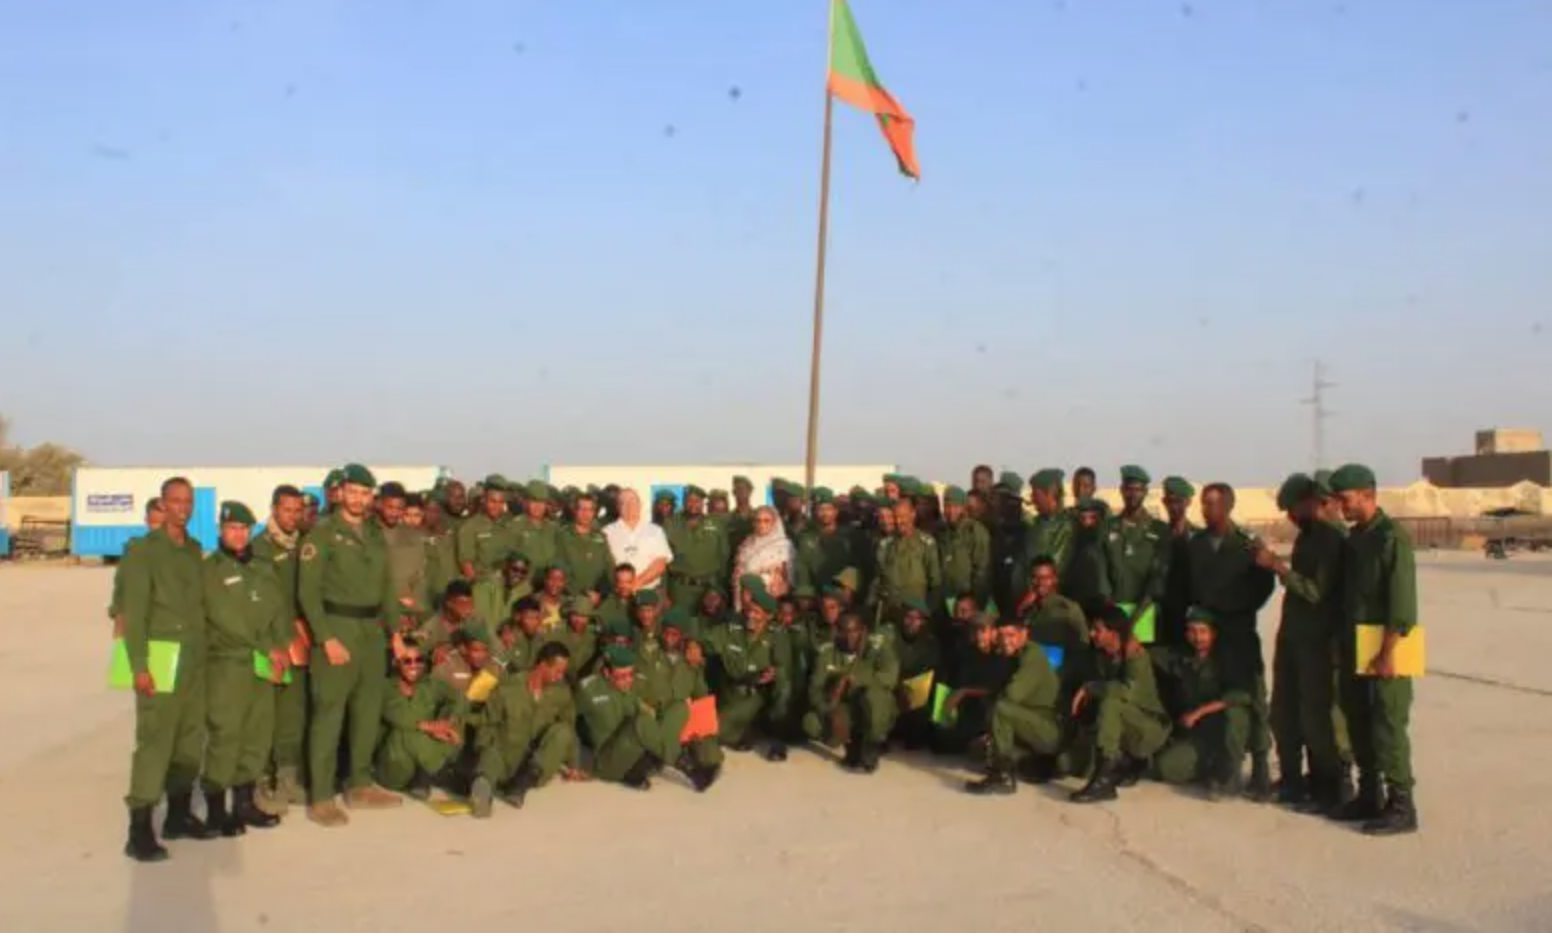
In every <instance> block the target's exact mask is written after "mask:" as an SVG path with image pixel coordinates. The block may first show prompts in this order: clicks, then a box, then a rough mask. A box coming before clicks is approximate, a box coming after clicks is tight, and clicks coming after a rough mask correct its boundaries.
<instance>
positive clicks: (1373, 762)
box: [1331, 465, 1417, 835]
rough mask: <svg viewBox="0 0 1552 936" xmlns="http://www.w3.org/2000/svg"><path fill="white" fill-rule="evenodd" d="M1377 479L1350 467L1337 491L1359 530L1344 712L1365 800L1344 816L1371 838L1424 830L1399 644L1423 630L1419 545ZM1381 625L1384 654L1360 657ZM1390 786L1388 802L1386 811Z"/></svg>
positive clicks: (1350, 566) (1408, 687) (1346, 607)
mask: <svg viewBox="0 0 1552 936" xmlns="http://www.w3.org/2000/svg"><path fill="white" fill-rule="evenodd" d="M1378 486H1379V485H1378V484H1377V482H1376V481H1375V478H1374V472H1373V471H1371V470H1370V469H1369V468H1367V467H1365V466H1363V465H1343V466H1342V467H1341V468H1338V469H1337V470H1336V471H1335V472H1333V473H1332V475H1331V489H1332V490H1333V491H1334V492H1335V493H1336V494H1337V496H1338V497H1340V498H1341V500H1342V513H1343V515H1344V516H1346V518H1347V519H1348V520H1349V521H1350V522H1351V523H1352V524H1353V527H1352V530H1351V531H1350V533H1349V536H1348V540H1347V550H1346V552H1345V553H1344V560H1343V564H1342V611H1343V614H1342V618H1343V620H1342V625H1343V626H1342V633H1341V635H1340V637H1339V639H1338V647H1339V649H1340V651H1341V656H1340V661H1339V663H1338V665H1339V666H1340V667H1341V673H1342V684H1341V698H1342V712H1343V713H1344V714H1345V715H1346V717H1347V730H1348V731H1349V732H1350V733H1351V735H1352V742H1353V756H1354V758H1355V759H1356V760H1357V762H1358V798H1357V799H1355V800H1353V801H1352V802H1351V803H1349V804H1347V806H1345V807H1343V808H1342V809H1341V810H1340V811H1339V817H1340V818H1342V819H1344V820H1348V821H1358V820H1363V821H1364V826H1363V831H1364V832H1366V833H1368V834H1370V835H1396V834H1403V833H1408V832H1415V831H1417V805H1416V803H1415V802H1414V801H1413V799H1412V789H1413V787H1414V785H1415V783H1416V780H1415V778H1414V777H1413V775H1412V739H1411V736H1410V722H1411V716H1412V678H1411V677H1410V676H1401V675H1398V674H1397V672H1396V656H1395V655H1396V644H1397V643H1398V642H1399V641H1400V640H1402V639H1403V638H1405V637H1406V636H1407V635H1408V634H1410V633H1411V632H1412V629H1413V628H1414V627H1416V626H1417V559H1416V556H1415V555H1414V553H1413V550H1412V539H1411V537H1410V536H1408V535H1407V532H1406V530H1404V529H1403V528H1402V527H1401V526H1400V525H1398V524H1397V523H1396V522H1395V521H1394V520H1392V519H1391V518H1390V516H1389V515H1388V514H1386V513H1385V511H1384V510H1381V509H1380V506H1379V502H1378V500H1377V498H1376V494H1375V491H1376V489H1377V488H1378ZM1360 625H1379V626H1380V627H1382V628H1384V639H1383V642H1382V644H1381V648H1380V651H1379V653H1377V654H1375V655H1374V656H1373V657H1371V658H1369V659H1367V660H1363V659H1358V657H1357V653H1356V650H1357V628H1358V627H1359V626H1360ZM1382 779H1383V783H1384V786H1385V788H1386V792H1387V794H1388V795H1387V796H1386V799H1385V803H1384V806H1383V807H1380V806H1379V801H1380V795H1381V791H1380V785H1381V782H1382Z"/></svg>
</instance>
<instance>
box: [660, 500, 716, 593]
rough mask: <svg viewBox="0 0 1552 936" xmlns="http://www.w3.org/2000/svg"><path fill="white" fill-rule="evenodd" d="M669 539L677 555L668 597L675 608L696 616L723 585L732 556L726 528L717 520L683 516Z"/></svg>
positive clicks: (674, 523) (671, 525)
mask: <svg viewBox="0 0 1552 936" xmlns="http://www.w3.org/2000/svg"><path fill="white" fill-rule="evenodd" d="M666 535H667V537H668V548H669V550H670V551H671V552H672V553H673V554H674V558H673V561H671V562H670V563H669V565H668V597H669V600H671V601H672V602H673V603H674V606H675V607H678V608H684V609H685V610H687V611H690V612H692V613H693V612H694V611H695V609H697V608H699V607H700V606H701V598H702V597H703V596H704V595H705V594H706V591H707V590H708V589H711V588H716V587H718V586H719V585H721V583H722V581H723V577H724V576H725V575H726V574H727V569H728V564H729V563H730V562H732V554H731V552H730V551H729V547H728V531H727V526H726V525H725V524H724V523H723V521H722V520H721V519H720V518H718V517H708V516H705V515H702V516H698V517H690V516H688V515H680V516H677V517H674V518H673V519H672V520H670V521H669V523H668V527H667V531H666Z"/></svg>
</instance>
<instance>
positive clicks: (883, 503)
mask: <svg viewBox="0 0 1552 936" xmlns="http://www.w3.org/2000/svg"><path fill="white" fill-rule="evenodd" d="M900 493H901V494H902V495H903V494H904V493H905V492H904V491H901V492H900ZM898 503H900V502H899V501H897V500H895V499H894V498H893V497H890V496H889V495H888V494H880V495H879V496H878V506H880V507H883V508H886V509H888V508H893V507H894V505H896V504H898Z"/></svg>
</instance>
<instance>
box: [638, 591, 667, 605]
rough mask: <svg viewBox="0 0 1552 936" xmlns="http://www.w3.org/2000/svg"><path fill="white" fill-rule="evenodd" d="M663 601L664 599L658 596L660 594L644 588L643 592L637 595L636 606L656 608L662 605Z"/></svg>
mask: <svg viewBox="0 0 1552 936" xmlns="http://www.w3.org/2000/svg"><path fill="white" fill-rule="evenodd" d="M662 601H663V599H662V598H661V597H659V596H658V593H657V592H656V591H654V590H653V589H650V588H643V589H642V590H641V591H639V592H637V593H636V604H638V605H653V606H655V605H658V604H661V603H662Z"/></svg>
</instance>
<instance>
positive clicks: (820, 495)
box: [794, 487, 862, 591]
mask: <svg viewBox="0 0 1552 936" xmlns="http://www.w3.org/2000/svg"><path fill="white" fill-rule="evenodd" d="M814 519H815V520H816V521H817V522H816V523H814V524H813V525H811V526H809V527H808V528H807V529H805V530H803V531H802V532H801V533H799V534H797V537H796V539H795V541H794V542H795V543H796V545H797V582H796V584H798V585H806V586H808V587H809V588H812V589H814V590H816V591H817V590H818V589H820V588H823V587H824V586H825V585H828V584H829V583H830V582H831V581H833V580H834V579H835V576H836V575H837V574H838V573H839V572H840V571H841V570H842V569H845V568H848V567H850V566H854V565H857V564H858V563H859V562H861V560H862V556H861V555H860V554H859V551H858V547H859V545H860V544H861V542H862V541H860V540H859V539H858V537H857V533H856V531H855V530H853V529H848V528H845V527H842V526H841V511H840V507H838V506H837V505H836V503H835V492H833V491H831V490H830V489H829V488H826V487H816V488H814Z"/></svg>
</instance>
